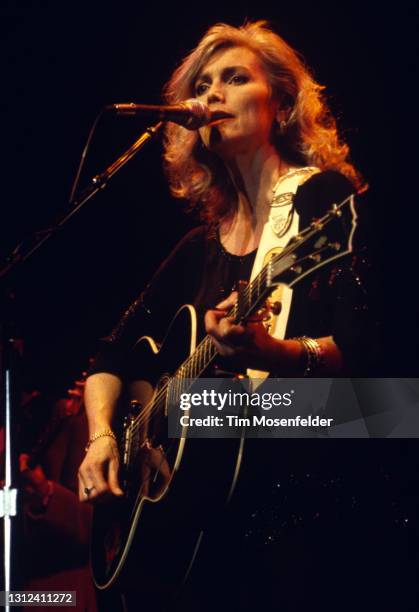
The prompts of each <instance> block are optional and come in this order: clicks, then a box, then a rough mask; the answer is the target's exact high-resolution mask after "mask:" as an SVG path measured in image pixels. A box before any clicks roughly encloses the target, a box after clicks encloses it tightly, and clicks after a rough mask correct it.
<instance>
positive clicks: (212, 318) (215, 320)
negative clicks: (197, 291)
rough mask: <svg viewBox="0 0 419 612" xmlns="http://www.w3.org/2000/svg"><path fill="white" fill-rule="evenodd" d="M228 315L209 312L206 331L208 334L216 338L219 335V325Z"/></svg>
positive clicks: (206, 317)
mask: <svg viewBox="0 0 419 612" xmlns="http://www.w3.org/2000/svg"><path fill="white" fill-rule="evenodd" d="M226 314H227V313H226V312H224V311H218V310H208V311H207V312H206V313H205V320H204V321H205V330H206V332H207V334H211V335H214V336H216V335H217V334H218V324H219V321H221V319H223V318H224V317H225V315H226Z"/></svg>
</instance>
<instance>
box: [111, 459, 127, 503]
mask: <svg viewBox="0 0 419 612" xmlns="http://www.w3.org/2000/svg"><path fill="white" fill-rule="evenodd" d="M118 471H119V461H115V460H111V461H110V462H109V472H108V482H109V488H110V490H111V492H112V493H113V494H114V495H123V494H124V492H123V490H122V489H121V487H120V484H119V478H118Z"/></svg>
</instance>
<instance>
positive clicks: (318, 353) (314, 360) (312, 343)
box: [293, 336, 324, 378]
mask: <svg viewBox="0 0 419 612" xmlns="http://www.w3.org/2000/svg"><path fill="white" fill-rule="evenodd" d="M293 340H297V341H298V342H299V343H300V344H301V345H302V346H303V347H304V349H305V351H306V355H307V363H306V367H305V370H304V374H303V376H304V378H306V377H307V376H312V374H313V373H314V372H315V371H316V370H317V369H318V368H319V367H320V366H322V365H323V363H324V353H323V349H322V347H321V346H320V344H319V343H318V342H317V340H314V339H313V338H308V337H307V336H300V337H298V338H293Z"/></svg>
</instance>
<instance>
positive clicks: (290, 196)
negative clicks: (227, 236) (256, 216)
mask: <svg viewBox="0 0 419 612" xmlns="http://www.w3.org/2000/svg"><path fill="white" fill-rule="evenodd" d="M318 172H320V169H319V168H316V167H314V166H306V167H303V168H291V169H290V170H289V171H288V172H287V173H286V174H284V175H283V176H281V177H280V179H279V180H278V182H277V183H276V185H275V187H274V188H273V197H272V202H271V210H270V213H269V219H268V221H267V222H266V223H265V227H264V228H263V232H262V236H261V239H260V242H259V247H258V250H257V253H256V258H255V263H254V264H253V269H252V274H251V276H250V281H252V280H253V279H254V278H255V277H256V276H257V275H258V274H259V272H260V271H261V270H262V268H263V267H264V266H265V265H266V264H267V263H268V261H269V259H270V258H271V257H272V256H273V255H276V254H278V253H280V252H281V251H282V250H283V249H284V247H285V246H286V245H287V244H288V242H289V241H290V239H291V238H292V237H293V236H295V235H296V234H297V233H298V231H299V229H300V227H299V215H298V213H297V211H296V210H295V206H294V196H295V193H296V192H297V189H298V187H300V185H302V184H303V183H305V182H306V181H307V180H308V179H309V178H311V177H312V176H313V175H314V174H317V173H318ZM270 301H271V302H280V304H281V309H280V313H279V314H274V313H273V312H270V313H269V317H268V319H267V320H266V321H265V322H264V324H265V326H266V327H267V329H268V331H269V333H270V334H271V335H272V336H274V338H277V339H278V340H283V339H284V338H285V333H286V329H287V323H288V318H289V314H290V310H291V301H292V289H291V288H290V287H288V286H287V285H283V284H280V285H278V286H277V287H275V289H274V290H273V292H272V294H271V296H270ZM247 374H248V376H249V377H250V378H256V379H264V378H266V377H267V376H268V372H261V371H258V370H250V369H248V370H247Z"/></svg>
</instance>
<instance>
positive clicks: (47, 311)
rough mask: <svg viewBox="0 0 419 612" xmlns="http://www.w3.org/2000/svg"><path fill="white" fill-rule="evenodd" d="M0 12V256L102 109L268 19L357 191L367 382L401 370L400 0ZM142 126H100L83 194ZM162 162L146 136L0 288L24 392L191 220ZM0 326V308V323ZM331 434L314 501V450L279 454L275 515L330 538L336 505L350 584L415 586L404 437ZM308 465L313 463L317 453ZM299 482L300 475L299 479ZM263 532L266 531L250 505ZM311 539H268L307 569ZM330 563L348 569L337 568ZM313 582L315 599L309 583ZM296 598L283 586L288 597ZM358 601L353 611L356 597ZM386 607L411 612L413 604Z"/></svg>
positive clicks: (407, 148)
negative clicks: (305, 481) (371, 355)
mask: <svg viewBox="0 0 419 612" xmlns="http://www.w3.org/2000/svg"><path fill="white" fill-rule="evenodd" d="M0 10H1V14H0V28H1V33H2V36H1V47H0V58H1V59H0V61H1V63H2V66H1V78H2V87H1V91H2V94H1V104H2V107H4V108H3V115H2V116H3V121H2V130H1V147H0V149H1V152H2V159H1V195H2V202H1V216H0V261H2V262H4V260H5V257H6V256H7V254H8V253H10V251H11V249H12V248H13V247H15V245H16V244H17V243H18V242H19V241H21V240H22V239H23V238H24V237H25V236H27V235H30V232H31V231H33V230H35V229H38V230H39V229H42V228H46V227H49V226H50V225H51V224H52V223H53V222H54V219H56V218H57V217H58V216H59V215H60V214H63V213H64V211H65V210H66V206H67V201H68V196H69V192H70V188H71V184H72V181H73V177H74V174H75V172H76V169H77V165H78V161H79V157H80V154H81V151H82V148H83V145H84V142H85V139H86V137H87V134H88V131H89V129H90V126H91V124H92V122H93V120H94V119H95V117H96V115H97V113H98V112H99V110H100V109H101V108H102V107H103V106H104V105H105V104H109V103H112V102H125V101H137V102H143V103H159V102H160V91H161V88H162V86H163V84H164V83H165V81H166V80H167V78H168V77H169V76H170V74H171V72H172V70H173V68H174V67H175V66H176V64H177V63H178V62H179V61H180V60H181V58H182V57H183V56H184V55H185V54H186V53H187V52H188V51H189V50H190V49H191V48H193V47H194V46H195V44H196V43H197V41H198V40H199V39H200V37H201V36H202V35H203V33H204V32H205V31H206V29H207V28H208V27H209V26H210V25H212V24H213V23H215V22H217V21H227V22H230V23H232V24H234V25H240V24H241V23H242V22H243V20H244V19H245V18H246V17H248V18H250V19H260V18H264V19H268V20H269V21H271V22H272V24H273V26H274V27H275V29H276V31H277V32H278V33H279V34H281V35H282V36H283V37H284V38H285V39H286V40H287V41H288V42H289V43H290V44H291V45H292V46H294V47H295V48H297V49H298V50H299V51H300V52H302V53H303V54H304V55H305V57H306V58H307V61H308V63H309V65H310V66H312V68H313V71H314V74H315V77H316V79H317V80H318V81H319V82H320V83H323V84H326V85H327V94H328V99H329V103H330V106H331V108H332V110H333V111H334V113H335V115H336V116H337V117H338V121H339V125H340V127H341V129H342V131H343V134H344V136H345V138H346V139H347V141H348V142H349V144H350V146H351V149H352V154H353V161H354V162H355V165H356V166H358V167H359V169H360V170H361V172H362V173H363V174H364V176H365V178H366V179H367V181H368V182H369V184H370V185H371V189H370V195H369V199H368V209H367V211H366V213H365V214H364V217H366V218H368V220H369V225H368V238H369V243H370V251H371V261H372V262H373V266H374V267H373V270H374V273H373V276H374V278H375V279H376V281H377V283H376V284H375V285H374V287H373V291H374V299H375V306H376V307H377V313H378V315H377V316H378V318H380V320H381V329H382V333H381V342H382V347H381V357H382V359H381V363H380V366H379V367H380V370H379V373H380V374H381V375H383V376H412V375H413V376H417V372H418V370H417V356H416V351H417V344H418V334H417V317H418V313H417V295H416V294H417V290H416V285H417V272H416V260H417V256H416V245H417V243H418V240H417V237H416V235H417V230H416V227H417V222H418V220H419V218H418V217H419V216H418V212H417V202H418V198H417V195H416V183H417V174H418V172H417V166H416V158H417V155H416V149H417V138H416V136H417V130H416V125H417V121H418V119H417V115H418V110H417V107H418V104H417V94H416V91H415V83H416V81H417V69H416V68H417V55H418V54H417V44H418V43H417V41H418V28H417V24H418V12H419V9H418V7H417V6H415V5H414V3H413V2H407V1H402V2H397V3H388V5H387V4H386V5H385V4H384V3H381V5H380V4H379V3H372V2H371V3H367V2H365V1H364V2H360V1H359V0H355V1H352V2H350V3H339V2H333V3H327V2H322V1H319V2H316V3H311V2H302V1H298V2H288V3H284V2H278V1H276V2H272V3H269V2H267V1H266V0H258V1H257V2H256V1H254V2H241V3H237V5H236V6H235V5H234V4H231V3H227V2H220V1H219V0H217V1H216V2H207V3H199V2H194V3H185V2H177V3H172V4H171V5H170V6H169V7H168V6H166V5H163V3H157V2H149V3H148V5H147V6H146V4H145V3H144V2H143V3H142V2H140V1H138V2H129V1H125V2H116V1H115V2H104V1H102V2H98V1H97V0H90V1H86V2H84V3H81V2H75V1H73V2H53V1H49V0H42V1H41V0H39V1H35V0H34V1H32V2H31V1H27V2H17V1H15V2H10V1H9V2H7V1H6V0H4V1H3V2H2V3H1V9H0ZM145 125H146V124H145V123H143V122H141V121H138V120H133V119H112V118H106V119H105V120H103V121H102V122H101V123H100V125H99V128H98V131H97V133H96V136H95V140H94V142H93V145H92V148H91V151H90V155H89V159H88V165H87V168H86V173H85V175H84V177H83V178H84V180H83V181H82V184H86V181H87V179H88V177H89V176H92V175H93V174H94V173H96V172H97V171H99V170H101V169H103V168H104V167H105V165H106V164H108V163H110V162H111V161H112V160H113V159H114V158H115V157H116V156H117V155H118V154H119V153H120V152H122V151H123V150H124V148H125V147H126V146H128V145H129V144H131V143H132V142H133V141H134V140H135V139H136V138H137V137H138V135H139V134H140V133H141V131H142V130H143V129H144V127H145ZM160 158H161V145H160V143H159V142H155V143H151V144H149V145H148V147H147V149H146V150H144V151H143V152H142V153H140V154H139V155H138V156H137V157H136V158H135V159H134V160H132V161H131V162H130V164H129V165H128V166H126V167H125V168H124V169H123V170H122V172H121V173H120V174H119V175H117V176H116V177H115V178H114V179H113V181H112V183H111V184H110V185H109V186H108V188H107V189H106V190H105V191H104V192H102V193H101V194H100V195H98V196H97V197H96V198H95V199H94V200H92V201H90V202H89V203H88V204H87V205H86V207H85V208H84V209H83V211H82V212H81V213H80V214H79V215H78V216H77V218H75V219H73V220H72V221H71V222H70V223H69V224H68V226H67V227H66V228H65V229H64V230H63V231H62V232H61V233H60V235H57V236H55V237H54V238H53V239H52V240H50V241H49V242H48V244H47V245H45V246H44V247H43V248H42V250H40V251H39V252H38V253H37V254H36V255H35V256H34V257H33V259H32V260H31V261H30V262H27V263H26V264H25V265H23V266H21V267H20V268H19V269H18V271H17V273H16V274H15V275H14V276H13V277H12V278H9V279H8V281H7V283H6V284H5V285H6V288H7V289H8V290H10V288H11V289H12V290H13V292H14V294H15V299H14V305H13V308H12V314H13V318H14V320H15V324H16V326H17V328H18V331H19V333H20V334H21V336H22V337H23V338H24V341H25V353H24V360H23V382H24V385H25V387H26V388H39V389H41V390H43V391H45V392H46V393H47V394H48V395H60V394H62V393H63V392H64V391H65V390H66V389H67V388H68V387H69V386H70V385H71V383H72V381H74V379H75V378H78V377H79V375H80V372H81V371H82V370H83V369H84V368H85V367H86V365H87V362H88V358H89V356H90V355H92V354H94V352H95V348H96V343H97V339H98V338H99V337H100V336H102V335H104V334H106V333H108V332H109V330H110V329H111V327H112V326H113V325H114V323H115V322H116V320H117V319H118V317H119V315H120V313H121V311H122V309H123V308H124V307H126V306H127V305H128V304H129V303H130V302H131V300H132V299H133V298H135V297H136V296H137V294H138V293H139V292H140V290H141V289H142V287H143V286H144V283H145V282H146V281H147V279H148V278H149V277H150V275H151V274H152V272H153V270H155V268H156V266H157V264H158V263H159V262H160V261H161V259H162V257H164V256H165V255H167V254H168V252H169V251H170V249H171V248H172V246H173V245H174V244H175V243H176V242H177V240H178V239H179V237H180V236H181V235H182V234H183V233H184V232H185V230H186V229H187V228H188V227H190V226H191V225H192V224H193V223H194V221H193V220H192V219H187V218H185V216H183V214H182V205H181V203H179V202H177V201H174V200H173V199H171V198H170V196H169V194H168V190H167V186H166V181H165V179H164V176H163V174H162V172H161V160H160ZM9 314H10V313H9ZM6 318H7V317H6V316H5V313H4V312H3V316H2V320H3V321H5V320H6ZM416 435H417V433H416ZM340 442H341V441H339V445H338V446H336V447H332V448H330V447H329V448H328V449H327V450H328V452H329V455H328V456H327V458H326V459H325V460H324V467H323V468H322V469H318V475H317V476H316V478H318V483H319V484H318V487H317V488H316V487H315V486H313V494H312V495H307V490H309V489H307V487H302V488H301V492H300V493H299V491H300V488H298V487H297V486H296V482H297V480H298V478H297V477H295V474H296V473H297V474H298V465H299V463H298V460H296V459H295V457H296V456H299V454H301V456H304V458H306V459H307V458H308V465H310V463H311V455H310V453H311V450H314V451H315V452H317V451H318V450H319V449H318V447H316V449H312V448H311V447H309V446H304V452H302V453H300V451H301V450H303V449H301V447H298V448H300V451H298V448H297V449H295V448H294V450H292V449H290V448H288V451H291V452H290V453H289V456H287V452H288V451H284V450H282V453H283V463H284V467H283V472H284V473H285V474H286V476H284V478H283V480H284V483H283V485H284V486H283V488H281V489H280V492H281V495H283V493H284V491H285V493H287V492H288V493H289V496H288V500H289V501H288V502H287V503H288V505H289V508H290V509H289V514H290V516H291V517H294V518H295V515H296V512H297V511H295V508H294V506H293V504H295V507H296V508H297V509H298V508H300V509H301V508H303V509H304V511H303V514H304V512H305V513H306V515H307V516H308V515H309V514H310V513H311V514H312V515H313V516H314V515H315V514H314V511H319V508H320V511H321V512H323V510H324V519H323V520H324V521H325V524H326V529H325V531H324V532H321V533H328V530H330V529H331V525H333V520H335V517H330V514H333V513H334V514H336V516H337V515H338V513H339V512H343V511H342V510H340V511H339V508H340V507H343V508H347V512H348V513H349V514H350V516H355V518H353V523H354V524H358V523H357V521H358V522H359V524H360V525H361V526H362V525H364V527H361V528H360V532H359V533H360V535H358V538H356V539H355V540H354V549H355V553H354V559H355V560H356V563H358V562H359V561H361V562H363V563H364V566H365V568H364V569H365V575H366V576H367V577H368V576H369V575H370V572H371V571H372V570H374V571H375V572H376V573H377V572H378V573H379V572H380V571H381V570H380V568H381V567H382V565H383V564H384V565H385V564H388V566H389V567H390V568H392V567H395V568H396V570H394V571H395V575H392V576H390V578H389V579H388V580H387V582H388V583H392V584H393V583H394V584H395V585H396V587H395V588H396V589H397V588H398V587H397V585H403V584H405V582H404V580H405V577H408V576H410V577H411V580H410V583H409V584H410V585H415V582H416V579H415V577H414V574H417V568H418V561H417V557H418V555H417V550H418V547H417V506H418V503H417V500H418V496H417V489H418V486H417V472H418V456H419V455H418V452H417V441H416V440H410V441H409V440H392V441H390V440H365V441H363V440H353V441H347V440H344V441H342V444H341V443H340ZM346 442H347V443H348V444H345V443H346ZM350 442H351V443H350ZM363 442H365V444H363ZM349 443H350V444H349ZM355 443H356V444H355ZM326 446H327V445H326V444H325V445H323V446H322V452H325V447H326ZM275 452H276V449H275ZM293 453H294V454H293ZM313 455H314V453H313ZM326 455H327V453H326ZM307 456H308V457H307ZM275 457H276V459H275V460H276V461H277V456H276V455H275ZM281 461H282V460H280V463H281ZM315 464H316V463H315ZM302 465H304V466H305V464H304V462H303V461H302ZM318 465H322V464H321V462H319V459H317V466H318ZM345 466H346V467H345ZM302 469H303V468H301V470H302ZM304 469H305V467H304ZM301 470H300V471H301ZM310 471H311V470H310ZM334 471H335V472H336V473H337V474H338V478H337V477H336V476H335V475H333V472H334ZM302 473H303V472H302ZM330 474H332V475H330ZM348 474H349V476H348ZM309 475H310V474H308V476H309ZM258 476H259V475H258ZM306 476H307V474H306ZM339 479H340V480H339ZM311 480H312V481H315V469H313V474H312V479H311ZM294 481H295V482H294ZM281 482H282V481H281ZM297 484H298V483H297ZM275 491H277V492H278V490H277V489H275ZM318 491H323V497H321V496H320V497H318ZM268 493H269V491H268ZM298 495H300V497H301V499H300V498H299V497H298ZM335 498H336V499H335ZM339 498H340V499H341V501H339ZM285 499H286V496H285ZM295 500H297V501H295ZM322 500H323V501H322ZM342 500H343V501H342ZM272 503H273V502H271V505H272ZM275 503H276V502H275ZM275 503H274V505H275ZM280 503H281V504H283V503H284V500H283V498H282V497H281V500H280ZM339 504H340V505H339ZM270 507H271V506H269V504H268V506H267V508H268V510H269V508H270ZM336 508H337V510H336ZM262 510H263V507H262ZM268 510H267V511H266V512H267V513H268ZM283 512H285V514H282V515H281V516H286V512H287V507H285V509H284V508H283ZM298 512H300V510H298ZM328 512H329V514H328ZM343 516H344V517H345V516H346V515H345V514H344V515H343ZM357 517H358V518H357ZM268 518H269V517H268ZM294 518H293V520H294ZM332 519H333V520H332ZM275 520H276V519H275ZM311 522H313V521H311ZM261 524H262V525H263V529H267V530H268V531H269V520H268V519H267V518H266V516H264V514H263V512H262V520H261ZM275 524H276V523H275ZM303 524H304V525H306V523H303ZM310 525H311V526H310ZM371 525H376V526H377V527H376V531H375V532H373V534H374V533H375V534H376V535H375V536H374V537H376V538H377V540H376V541H375V540H374V539H373V537H372V536H371V537H370V539H372V541H373V544H372V545H371V546H372V550H373V551H376V552H373V553H371V555H370V556H368V555H367V556H365V550H366V546H365V544H364V545H363V547H362V550H360V548H361V547H360V548H358V542H359V541H362V539H363V537H364V535H367V534H370V533H371ZM313 533H314V528H313V525H312V524H311V523H310V522H309V527H306V528H304V529H301V532H300V536H301V544H300V545H298V543H297V544H296V539H295V535H294V532H292V536H291V544H290V546H289V547H287V543H286V542H285V544H283V543H282V547H283V550H285V551H289V550H291V551H295V556H296V557H298V559H299V562H298V563H297V564H296V566H297V567H299V563H300V562H301V559H304V562H305V563H307V564H310V563H312V567H316V565H317V566H318V565H319V564H318V561H316V559H317V557H313V559H314V560H313V561H311V557H310V554H309V552H307V551H309V549H310V546H309V544H307V538H309V537H310V534H311V536H312V535H313ZM330 533H331V535H330V536H328V539H327V542H328V543H329V548H330V543H331V542H333V540H334V538H335V536H334V533H335V534H337V536H338V537H336V546H337V547H339V546H340V543H341V536H344V537H346V538H347V539H348V540H350V539H351V538H352V533H353V532H350V531H346V527H345V528H342V527H341V526H338V527H336V531H335V532H334V531H333V529H332V530H331V531H330ZM365 541H368V540H365ZM280 543H281V542H280ZM323 543H324V542H322V543H321V546H318V543H317V541H315V544H314V545H313V549H315V550H318V549H322V546H323ZM327 550H329V549H326V551H327ZM345 550H346V549H345ZM327 554H329V553H327V552H326V553H325V558H326V556H327ZM339 554H340V553H339V551H335V556H333V555H332V556H330V558H329V559H328V563H329V565H332V564H333V563H334V559H335V558H336V559H339V563H337V564H336V571H341V568H340V563H341V561H342V559H341V557H339ZM370 559H372V566H370V567H368V563H369V561H370ZM380 560H381V563H379V561H380ZM346 563H347V564H348V565H350V563H351V559H350V558H349V559H348V560H347V561H346ZM287 564H289V555H288V552H287ZM289 567H291V570H288V574H287V575H291V574H292V572H293V570H292V567H293V566H292V564H291V565H290V566H289ZM312 567H309V568H308V573H309V571H311V569H312ZM377 568H378V569H377ZM318 571H319V572H321V571H322V568H321V567H319V568H318ZM392 571H393V570H392ZM296 575H297V574H296ZM325 575H326V576H327V575H328V574H327V572H326V574H325ZM348 575H349V576H350V580H352V579H353V576H355V574H353V568H352V567H350V570H349V572H348ZM297 578H298V575H297ZM354 579H357V578H354ZM380 580H381V578H380ZM380 580H379V581H378V583H379V584H380V585H381V583H380ZM406 580H407V578H406ZM382 582H383V584H385V583H386V579H385V578H383V580H382ZM290 584H291V590H292V589H293V588H294V586H293V583H292V582H291V583H290ZM313 588H316V589H318V588H319V586H318V584H317V585H315V587H313ZM413 589H414V586H413ZM303 590H304V589H303ZM299 591H301V588H300V584H296V585H295V589H294V591H293V593H294V592H295V593H297V592H299ZM402 591H403V589H401V592H400V598H401V599H402V598H403V592H402ZM406 592H407V591H406ZM355 593H357V591H356V590H355ZM383 593H384V590H383ZM411 593H412V591H409V597H410V594H411ZM293 596H294V595H293ZM406 597H407V596H406ZM411 597H412V600H411V601H413V595H411ZM379 607H380V606H379ZM301 609H302V608H301ZM313 609H314V608H313ZM359 609H360V610H363V609H367V608H365V607H363V606H362V602H361V603H360V606H359ZM369 609H371V610H372V609H374V607H373V606H372V607H370V608H369ZM376 609H377V608H376ZM380 609H385V608H384V607H382V608H381V607H380ZM387 609H390V608H387ZM391 609H392V610H396V609H400V610H403V611H405V610H406V612H407V611H408V610H409V612H410V610H414V609H417V605H413V604H412V605H410V606H409V605H406V606H403V605H402V604H400V605H399V606H395V607H394V606H393V607H391Z"/></svg>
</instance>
